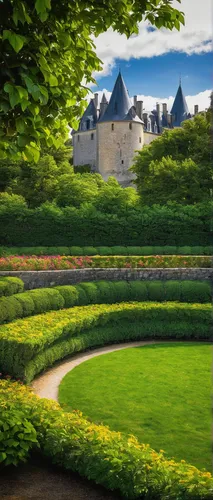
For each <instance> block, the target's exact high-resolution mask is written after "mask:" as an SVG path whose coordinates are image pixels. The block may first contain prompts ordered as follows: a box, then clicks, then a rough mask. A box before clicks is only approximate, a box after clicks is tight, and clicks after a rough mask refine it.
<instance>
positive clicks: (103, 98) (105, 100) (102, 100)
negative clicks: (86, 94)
mask: <svg viewBox="0 0 213 500" xmlns="http://www.w3.org/2000/svg"><path fill="white" fill-rule="evenodd" d="M101 102H102V104H108V101H107V98H106V96H105V94H104V93H103V95H102V99H101Z"/></svg>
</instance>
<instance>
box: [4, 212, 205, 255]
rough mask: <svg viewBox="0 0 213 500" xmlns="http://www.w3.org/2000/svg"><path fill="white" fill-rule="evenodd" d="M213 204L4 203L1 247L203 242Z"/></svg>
mask: <svg viewBox="0 0 213 500" xmlns="http://www.w3.org/2000/svg"><path fill="white" fill-rule="evenodd" d="M211 219H212V203H211V202H209V203H200V204H196V205H190V206H184V205H178V204H170V205H165V206H159V205H154V206H152V207H149V206H142V207H138V208H137V209H136V208H132V209H131V208H129V209H128V211H126V210H123V211H120V212H119V213H118V212H117V213H116V212H115V213H102V212H99V211H97V210H95V209H94V208H93V209H91V207H88V208H85V207H82V208H80V209H76V208H74V207H65V208H59V207H56V206H55V205H50V204H45V205H43V206H41V207H38V208H36V209H34V210H33V209H29V208H27V207H23V206H17V205H15V206H10V207H8V206H7V205H6V204H5V205H4V204H2V206H1V207H0V227H1V237H0V243H1V245H5V246H26V245H27V246H54V247H58V246H66V247H70V246H73V245H75V246H85V242H87V246H92V247H97V246H114V245H124V246H128V245H132V246H150V245H153V246H165V245H172V246H178V245H179V246H185V245H190V246H195V245H196V246H207V245H211V244H212V243H211Z"/></svg>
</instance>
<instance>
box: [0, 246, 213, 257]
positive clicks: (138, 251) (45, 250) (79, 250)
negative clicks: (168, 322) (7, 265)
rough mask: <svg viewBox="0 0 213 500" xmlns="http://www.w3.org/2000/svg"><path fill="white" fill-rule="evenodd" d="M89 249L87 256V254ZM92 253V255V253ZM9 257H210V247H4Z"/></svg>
mask: <svg viewBox="0 0 213 500" xmlns="http://www.w3.org/2000/svg"><path fill="white" fill-rule="evenodd" d="M88 249H89V252H90V253H89V254H88V253H87V252H88ZM92 252H93V253H92ZM9 255H13V256H14V255H73V256H83V255H91V256H92V255H100V256H108V255H134V256H136V255H138V256H142V255H212V247H210V246H209V247H201V246H196V247H189V246H188V247H174V246H168V245H165V246H164V247H118V246H117V247H96V248H95V247H4V246H0V257H8V256H9Z"/></svg>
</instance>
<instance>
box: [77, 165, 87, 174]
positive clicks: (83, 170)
mask: <svg viewBox="0 0 213 500" xmlns="http://www.w3.org/2000/svg"><path fill="white" fill-rule="evenodd" d="M73 169H74V173H75V174H89V173H90V172H91V165H74V167H73Z"/></svg>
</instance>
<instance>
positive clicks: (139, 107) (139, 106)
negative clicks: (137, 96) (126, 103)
mask: <svg viewBox="0 0 213 500" xmlns="http://www.w3.org/2000/svg"><path fill="white" fill-rule="evenodd" d="M136 113H137V115H138V116H139V118H140V119H141V120H143V101H137V103H136Z"/></svg>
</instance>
